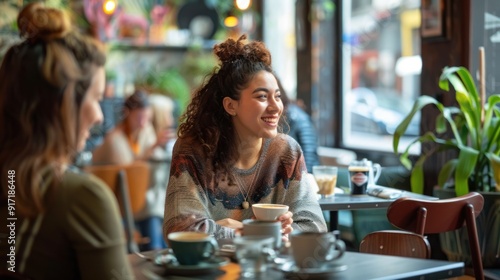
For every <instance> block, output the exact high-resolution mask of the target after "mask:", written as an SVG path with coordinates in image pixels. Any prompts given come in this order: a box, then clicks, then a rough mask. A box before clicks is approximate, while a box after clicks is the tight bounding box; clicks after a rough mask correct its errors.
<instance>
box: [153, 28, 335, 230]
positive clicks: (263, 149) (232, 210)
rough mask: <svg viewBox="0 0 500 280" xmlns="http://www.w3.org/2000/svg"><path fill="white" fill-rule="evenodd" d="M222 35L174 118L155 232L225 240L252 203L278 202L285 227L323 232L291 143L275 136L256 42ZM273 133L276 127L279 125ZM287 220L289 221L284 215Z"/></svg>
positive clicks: (273, 98) (277, 113)
mask: <svg viewBox="0 0 500 280" xmlns="http://www.w3.org/2000/svg"><path fill="white" fill-rule="evenodd" d="M245 39H246V36H245V35H243V36H241V37H240V38H239V39H238V40H234V39H227V40H226V41H224V42H222V43H220V44H218V45H216V46H215V47H214V53H215V55H216V56H217V57H218V59H219V60H220V65H219V66H218V67H217V69H215V70H214V72H213V73H212V74H211V75H210V76H209V77H208V80H207V82H206V83H205V84H204V85H203V86H202V87H201V88H200V89H199V90H198V91H197V92H195V94H194V96H193V98H192V101H191V103H190V104H189V105H188V107H187V111H186V112H185V113H184V114H183V115H182V116H181V120H180V126H179V129H178V140H177V141H176V144H175V146H174V151H173V157H172V167H171V170H170V179H169V184H168V187H167V197H166V201H165V217H164V225H163V232H164V238H165V239H166V238H167V236H168V234H169V233H170V232H176V231H201V232H206V233H210V234H213V235H214V236H215V237H216V238H217V239H224V238H232V237H234V236H235V234H236V232H237V230H239V229H240V228H241V227H242V223H241V221H242V220H244V219H249V218H252V216H253V214H252V209H251V206H252V204H255V203H276V204H286V205H288V206H289V211H288V212H287V213H285V214H283V215H281V216H280V217H279V218H278V220H279V221H281V223H282V232H283V234H284V236H285V237H286V235H287V234H289V233H290V232H292V230H294V229H297V230H303V231H316V232H324V231H326V224H325V221H324V218H323V215H322V212H321V209H320V206H319V204H318V202H317V199H316V195H315V194H314V193H313V192H311V191H310V190H311V186H310V185H309V181H308V180H307V176H306V174H307V170H306V165H305V161H304V156H303V154H302V151H301V149H300V146H299V145H298V144H297V142H296V141H295V140H294V139H293V138H291V137H289V136H288V135H285V134H282V133H278V128H279V126H278V123H279V120H280V117H281V115H282V113H283V103H282V101H281V97H280V96H281V93H280V90H279V86H278V83H277V80H276V77H275V75H274V73H273V70H272V68H271V54H270V52H269V50H268V49H267V48H266V47H265V45H264V44H263V43H262V42H257V41H253V42H249V43H246V42H245ZM280 130H281V129H280ZM292 217H293V218H292Z"/></svg>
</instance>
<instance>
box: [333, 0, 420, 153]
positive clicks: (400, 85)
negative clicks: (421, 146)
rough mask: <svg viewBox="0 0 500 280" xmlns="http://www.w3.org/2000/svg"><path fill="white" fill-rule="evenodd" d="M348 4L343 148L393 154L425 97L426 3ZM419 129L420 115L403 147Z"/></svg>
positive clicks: (378, 0) (371, 0) (377, 0)
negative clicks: (400, 129) (402, 126)
mask: <svg viewBox="0 0 500 280" xmlns="http://www.w3.org/2000/svg"><path fill="white" fill-rule="evenodd" d="M342 3H343V4H342V5H343V7H342V24H343V34H342V40H343V46H342V54H343V71H342V81H343V83H342V84H343V90H342V92H343V94H344V98H343V108H344V110H343V112H344V113H343V122H342V124H343V135H344V137H343V145H344V146H346V147H348V148H354V149H367V150H380V151H391V150H392V135H393V133H394V130H395V129H396V126H397V125H398V124H399V123H400V122H401V120H402V119H403V117H404V116H406V114H407V113H408V112H409V111H410V109H411V106H412V105H413V102H414V100H415V98H416V97H418V96H419V95H420V72H421V67H422V62H421V58H420V34H419V30H420V1H419V0H392V1H389V0H356V1H343V2H342ZM419 126H420V116H417V117H416V118H415V119H414V121H413V122H412V123H411V125H410V127H409V128H408V130H407V137H404V138H405V139H403V141H402V142H403V145H401V147H405V146H406V145H405V142H406V143H408V142H409V141H411V140H412V139H414V138H415V137H416V136H417V135H418V134H419ZM412 152H413V153H417V152H418V151H417V150H414V151H412Z"/></svg>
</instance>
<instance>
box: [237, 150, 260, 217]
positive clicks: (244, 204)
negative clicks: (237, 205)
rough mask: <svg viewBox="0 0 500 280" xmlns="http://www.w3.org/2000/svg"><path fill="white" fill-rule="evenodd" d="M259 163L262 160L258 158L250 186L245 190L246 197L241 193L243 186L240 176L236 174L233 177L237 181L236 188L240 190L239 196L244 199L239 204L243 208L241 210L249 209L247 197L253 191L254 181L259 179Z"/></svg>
mask: <svg viewBox="0 0 500 280" xmlns="http://www.w3.org/2000/svg"><path fill="white" fill-rule="evenodd" d="M261 163H262V159H261V157H259V159H258V161H257V165H256V167H255V168H256V169H257V171H255V172H254V177H253V179H252V183H251V184H250V186H248V188H247V194H246V195H245V193H244V191H243V186H244V185H245V184H244V183H243V181H242V180H241V175H240V174H237V175H235V176H234V177H235V178H236V180H237V181H238V184H237V185H238V188H239V189H240V192H241V195H242V196H243V199H244V201H243V202H242V203H241V207H243V209H248V208H250V202H248V197H249V196H250V191H251V190H252V189H253V187H254V185H255V181H256V180H257V178H258V177H259V173H260V167H261ZM250 170H251V169H250Z"/></svg>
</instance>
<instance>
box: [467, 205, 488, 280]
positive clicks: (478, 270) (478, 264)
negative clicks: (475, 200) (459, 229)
mask: <svg viewBox="0 0 500 280" xmlns="http://www.w3.org/2000/svg"><path fill="white" fill-rule="evenodd" d="M465 211H466V213H465V219H466V222H467V234H468V235H469V245H470V251H471V256H472V266H473V267H474V276H475V277H476V279H478V280H484V271H483V262H482V258H481V250H480V249H479V238H478V236H477V230H476V215H474V206H473V205H472V204H467V206H466V207H465Z"/></svg>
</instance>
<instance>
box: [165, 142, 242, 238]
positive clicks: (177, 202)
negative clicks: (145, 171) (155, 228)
mask: <svg viewBox="0 0 500 280" xmlns="http://www.w3.org/2000/svg"><path fill="white" fill-rule="evenodd" d="M178 143H179V141H178ZM178 143H176V145H177V144H178ZM200 166H202V165H201V164H200V162H199V161H198V160H197V159H196V157H194V156H192V155H187V154H185V153H176V151H175V148H174V157H173V159H172V165H171V169H170V179H169V182H168V187H167V195H166V198H165V217H164V221H163V235H164V238H165V240H168V239H167V236H168V234H169V233H171V232H177V231H198V232H205V233H208V234H211V235H214V237H215V238H216V239H223V238H232V237H234V235H235V231H234V230H233V229H230V228H227V227H223V226H220V225H218V224H217V223H216V221H215V220H214V219H213V217H212V215H211V213H210V211H209V207H208V204H209V203H210V202H209V199H208V196H207V192H206V190H205V188H204V187H203V185H202V184H204V182H206V180H204V179H203V178H200V176H203V175H202V174H204V172H203V170H202V169H200V168H201V167H200Z"/></svg>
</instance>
